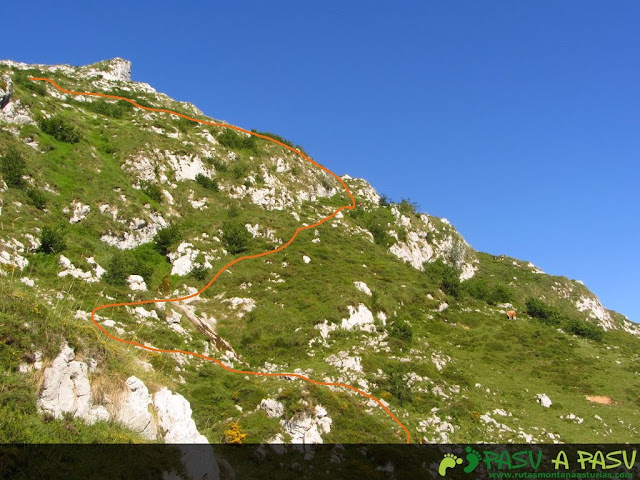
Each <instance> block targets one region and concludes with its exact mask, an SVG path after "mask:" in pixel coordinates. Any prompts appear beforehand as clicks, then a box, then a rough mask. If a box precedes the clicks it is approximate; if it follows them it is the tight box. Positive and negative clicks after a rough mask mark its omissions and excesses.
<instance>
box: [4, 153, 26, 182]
mask: <svg viewBox="0 0 640 480" xmlns="http://www.w3.org/2000/svg"><path fill="white" fill-rule="evenodd" d="M26 166H27V164H26V162H25V161H24V158H23V157H22V153H20V150H18V149H17V148H15V147H14V146H13V145H10V146H9V148H8V149H7V152H6V153H5V154H4V155H3V156H2V157H1V158H0V171H2V178H3V179H4V181H5V183H6V184H7V186H9V187H13V188H23V187H24V180H23V179H22V176H23V175H24V174H25V171H26Z"/></svg>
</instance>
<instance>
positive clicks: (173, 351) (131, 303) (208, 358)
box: [29, 77, 411, 443]
mask: <svg viewBox="0 0 640 480" xmlns="http://www.w3.org/2000/svg"><path fill="white" fill-rule="evenodd" d="M29 80H32V81H36V80H40V81H44V82H49V83H50V84H51V85H53V86H54V87H55V88H57V89H58V90H60V91H61V92H64V93H67V94H70V95H84V96H93V97H105V98H112V99H114V100H124V101H125V102H129V103H131V104H132V105H134V106H136V107H138V108H140V109H143V110H149V111H152V112H163V113H168V114H170V115H176V116H178V117H182V118H186V119H187V120H191V121H193V122H198V123H203V124H206V125H211V126H214V127H222V128H231V129H233V130H238V131H240V132H244V133H248V134H249V135H253V136H254V137H260V138H263V139H265V140H268V141H270V142H273V143H275V144H277V145H280V146H281V147H284V148H286V149H288V150H291V151H292V152H293V153H295V154H297V155H300V156H301V157H302V158H304V159H305V160H306V161H308V162H309V163H312V164H313V165H315V166H316V167H318V168H321V169H322V170H324V171H325V172H327V173H329V174H330V175H332V176H333V177H334V178H335V179H336V180H338V181H339V182H340V184H341V185H342V186H343V187H344V189H345V191H346V192H347V194H348V195H349V198H350V199H351V205H344V206H342V207H340V208H338V209H337V210H335V211H334V212H333V213H332V214H331V215H328V216H326V217H324V218H323V219H321V220H319V221H318V222H316V223H314V224H312V225H307V226H302V227H300V228H298V229H297V230H296V231H295V232H294V234H293V235H292V237H291V238H290V239H289V241H288V242H287V243H285V244H284V245H281V246H280V247H278V248H275V249H273V250H269V251H267V252H262V253H257V254H255V255H245V256H242V257H238V258H236V259H234V260H232V261H230V262H229V263H227V264H226V265H225V266H224V267H222V268H221V269H220V270H218V272H217V273H216V274H215V275H214V277H213V278H212V279H211V281H210V282H209V283H207V284H206V285H205V286H204V287H202V289H200V290H199V291H197V292H196V293H193V294H191V295H187V296H185V297H179V298H161V299H156V300H140V301H137V302H123V303H109V304H106V305H100V306H98V307H96V308H94V309H93V310H92V311H91V321H92V322H93V324H94V325H95V326H96V327H97V328H98V329H99V330H100V331H102V333H104V334H105V335H106V336H107V337H109V338H111V339H113V340H116V341H118V342H121V343H128V344H130V345H134V346H136V347H138V348H143V349H145V350H149V351H151V352H159V353H182V354H185V355H191V356H193V357H198V358H203V359H205V360H209V361H211V362H215V363H217V364H218V365H219V366H220V367H222V368H224V369H225V370H227V371H228V372H233V373H241V374H244V375H255V376H261V377H295V378H299V379H300V380H305V381H307V382H309V383H313V384H315V385H326V386H334V387H343V388H348V389H349V390H353V391H354V392H356V393H358V394H359V395H362V396H363V397H367V398H370V399H371V400H374V401H375V402H376V403H377V404H378V405H380V406H381V407H382V409H383V410H384V411H385V412H386V414H387V415H388V416H389V417H391V418H392V419H393V420H394V421H395V422H396V423H397V424H398V425H399V426H400V427H402V429H403V430H404V431H405V433H406V436H407V443H411V433H409V429H408V428H407V427H405V426H404V424H403V423H402V422H401V421H400V420H398V419H397V418H396V416H395V415H394V414H393V413H391V410H389V408H387V407H386V406H385V405H384V404H383V403H382V402H381V401H380V399H378V398H376V397H374V396H373V395H370V394H368V393H366V392H363V391H362V390H360V389H358V388H355V387H352V386H351V385H347V384H344V383H337V382H320V381H318V380H313V379H311V378H308V377H305V376H303V375H298V374H296V373H263V372H250V371H247V370H236V369H234V368H230V367H227V366H226V365H224V364H223V363H222V362H221V361H220V360H218V359H216V358H212V357H207V356H206V355H202V354H200V353H195V352H186V351H183V350H165V349H162V348H155V347H149V346H146V345H142V344H140V343H138V342H134V341H132V340H125V339H123V338H119V337H116V336H114V335H111V334H110V333H109V332H107V331H106V330H105V329H104V327H103V326H102V325H100V324H99V323H98V322H97V321H96V320H95V318H94V314H95V313H96V312H97V311H99V310H102V309H104V308H113V307H123V306H131V305H144V304H147V303H159V302H179V301H182V300H188V299H190V298H193V297H197V296H198V295H200V294H201V293H202V292H204V291H205V290H206V289H207V288H209V287H210V286H211V285H213V283H214V282H215V281H216V280H217V279H218V277H219V276H220V274H222V272H224V271H225V270H227V269H228V268H229V267H231V266H232V265H235V264H236V263H238V262H241V261H243V260H249V259H252V258H260V257H266V256H267V255H272V254H274V253H277V252H281V251H282V250H284V249H285V248H287V247H288V246H289V245H291V243H293V241H294V240H295V238H296V237H297V236H298V234H299V233H300V232H302V231H303V230H309V229H310V228H315V227H317V226H319V225H322V224H323V223H324V222H326V221H327V220H330V219H331V218H333V217H334V216H335V215H337V214H338V212H340V211H342V210H353V209H354V208H355V206H356V201H355V199H354V198H353V195H352V194H351V191H350V190H349V188H348V187H347V184H346V183H345V182H344V180H342V179H341V178H340V177H339V176H338V175H336V174H335V173H333V172H332V171H331V170H329V169H328V168H326V167H324V166H322V165H320V164H319V163H318V162H316V161H314V160H312V159H311V158H309V157H308V156H306V155H305V154H304V153H302V152H300V151H298V150H296V149H295V148H293V147H290V146H289V145H285V144H284V143H282V142H279V141H278V140H275V139H273V138H271V137H268V136H266V135H261V134H259V133H256V132H251V131H249V130H245V129H244V128H240V127H236V126H234V125H227V124H223V123H214V122H207V121H206V120H199V119H197V118H192V117H189V116H187V115H183V114H181V113H178V112H174V111H171V110H166V109H164V108H151V107H145V106H143V105H139V104H137V103H136V102H134V101H133V100H131V99H130V98H125V97H119V96H117V95H108V94H106V93H96V92H74V91H72V90H65V89H64V88H62V87H60V86H59V85H58V84H57V83H56V82H54V81H53V80H51V79H49V78H41V77H30V78H29Z"/></svg>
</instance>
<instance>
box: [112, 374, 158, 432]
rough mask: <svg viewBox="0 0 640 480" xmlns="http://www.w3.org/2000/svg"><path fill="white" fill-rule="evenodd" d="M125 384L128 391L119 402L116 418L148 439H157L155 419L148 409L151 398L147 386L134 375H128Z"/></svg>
mask: <svg viewBox="0 0 640 480" xmlns="http://www.w3.org/2000/svg"><path fill="white" fill-rule="evenodd" d="M126 384H127V388H128V389H129V391H128V392H127V395H126V397H125V398H124V399H123V401H122V403H121V404H120V408H119V409H118V412H117V415H116V418H117V420H118V421H119V422H120V423H122V424H123V425H125V426H126V427H127V428H130V429H131V430H133V431H134V432H136V433H139V434H141V435H142V436H143V437H145V438H147V439H149V440H155V439H157V438H158V434H157V427H156V421H155V420H154V418H153V416H152V415H151V412H150V409H149V407H150V405H151V402H152V398H151V394H150V393H149V390H148V389H147V386H146V385H145V384H144V382H143V381H142V380H140V379H139V378H136V377H129V378H128V379H127V382H126Z"/></svg>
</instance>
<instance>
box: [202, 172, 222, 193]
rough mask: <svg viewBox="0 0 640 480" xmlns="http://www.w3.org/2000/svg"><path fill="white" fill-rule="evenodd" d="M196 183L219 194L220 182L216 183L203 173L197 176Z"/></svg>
mask: <svg viewBox="0 0 640 480" xmlns="http://www.w3.org/2000/svg"><path fill="white" fill-rule="evenodd" d="M196 182H197V183H198V184H199V185H202V186H203V187H204V188H206V189H207V190H211V191H212V192H217V191H218V190H219V189H220V188H219V187H218V182H216V181H215V179H213V178H209V177H207V176H206V175H203V174H201V173H199V174H198V175H196Z"/></svg>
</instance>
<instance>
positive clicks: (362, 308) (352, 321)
mask: <svg viewBox="0 0 640 480" xmlns="http://www.w3.org/2000/svg"><path fill="white" fill-rule="evenodd" d="M347 309H348V310H349V318H343V319H342V328H344V329H345V330H353V329H354V328H358V329H359V330H362V331H363V332H374V331H375V329H376V326H375V324H374V320H373V314H372V313H371V311H370V310H369V309H368V308H367V307H366V305H363V304H360V305H358V306H357V307H353V306H351V305H349V306H348V307H347Z"/></svg>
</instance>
